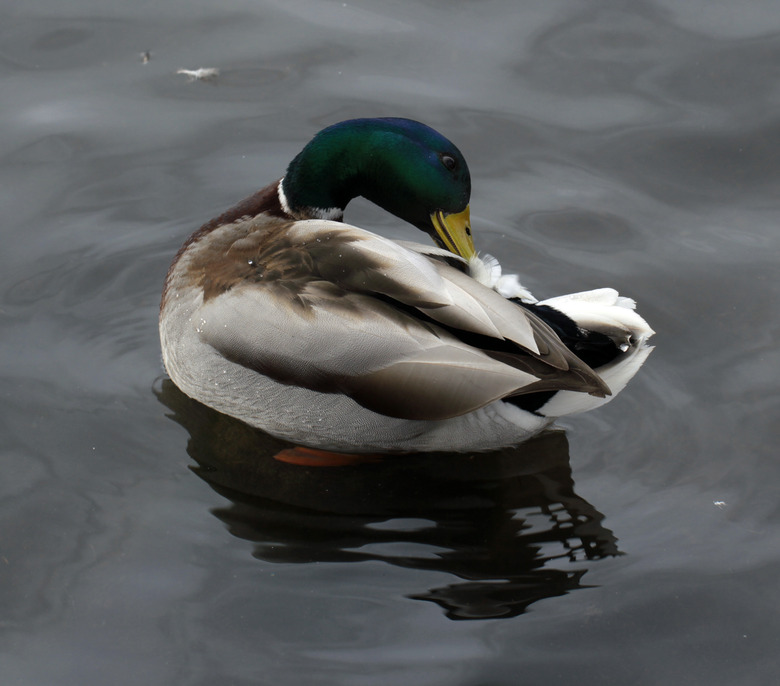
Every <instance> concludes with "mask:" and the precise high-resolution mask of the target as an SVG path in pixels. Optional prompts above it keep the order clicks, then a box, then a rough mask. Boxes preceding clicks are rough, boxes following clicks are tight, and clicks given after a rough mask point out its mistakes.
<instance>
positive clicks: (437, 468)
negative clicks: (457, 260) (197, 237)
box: [0, 0, 780, 686]
mask: <svg viewBox="0 0 780 686" xmlns="http://www.w3.org/2000/svg"><path fill="white" fill-rule="evenodd" d="M147 51H148V53H149V55H148V59H147V60H144V59H142V57H141V55H142V53H144V52H147ZM778 65H780V7H778V5H777V3H775V2H771V1H770V0H767V1H761V0H746V1H744V2H739V3H735V2H727V1H725V0H718V1H712V0H706V1H705V0H700V1H695V0H677V1H674V2H673V1H672V0H655V1H653V2H650V1H639V2H632V3H623V2H617V1H610V0H603V1H602V0H595V1H593V2H587V3H583V2H581V1H580V0H568V1H567V0H560V1H557V2H556V1H553V2H551V1H549V0H545V1H544V2H541V1H540V2H525V3H516V2H510V1H509V0H485V1H482V2H476V1H473V2H445V1H444V0H428V1H426V2H407V1H403V2H393V3H390V2H380V1H379V0H370V1H368V2H362V3H352V2H347V3H342V2H329V1H326V0H318V1H315V0H308V1H307V0H256V1H251V0H229V1H228V2H216V1H215V0H197V1H192V0H163V1H162V2H161V1H160V0H155V2H145V1H140V0H139V1H138V2H133V3H129V2H127V3H108V2H97V1H90V0H69V2H67V3H61V2H53V1H51V0H49V2H46V1H41V2H31V1H29V0H28V1H26V2H16V1H15V0H10V1H7V2H5V3H4V4H3V5H2V7H0V89H2V100H1V102H2V106H1V107H2V116H1V117H0V207H2V211H3V219H2V229H0V230H1V232H2V233H1V234H0V235H2V250H0V351H1V352H0V672H1V673H2V683H3V684H4V686H18V685H22V684H24V685H34V686H45V685H48V684H56V685H58V686H59V685H70V684H73V685H79V686H84V685H92V684H95V685H102V684H114V685H120V686H122V685H125V684H127V685H130V684H145V685H151V686H157V685H162V684H165V685H168V684H171V685H172V684H176V685H177V686H178V685H182V684H204V685H205V684H220V685H222V684H235V685H242V684H274V685H275V686H277V685H282V686H283V685H286V684H289V685H291V686H292V685H295V686H297V685H299V684H307V685H308V684H312V685H320V684H322V685H324V684H328V685H330V684H339V685H342V684H361V685H363V684H376V685H387V686H393V685H396V684H404V685H407V686H414V685H417V684H420V685H425V686H428V685H445V684H446V685H448V686H449V685H458V686H510V685H514V684H545V685H549V684H594V685H604V684H616V685H622V684H642V685H645V684H648V685H650V684H659V685H668V684H695V685H699V684H702V685H703V684H707V685H713V684H740V685H763V684H770V683H775V682H776V679H777V672H778V668H780V640H779V638H778V637H780V619H779V617H780V613H779V612H778V610H780V593H779V592H778V589H779V584H778V572H779V570H778V562H779V561H780V526H779V525H780V511H778V501H779V497H778V496H779V495H780V487H779V484H780V461H778V448H777V446H778V443H779V442H780V431H779V430H778V426H779V425H780V422H779V421H778V419H779V418H780V398H779V396H778V389H780V354H779V353H778V344H777V341H778V335H779V334H780V308H778V295H779V293H778V291H779V290H780V289H779V282H780V279H779V278H778V276H779V275H780V270H779V269H778V258H779V257H780V162H779V161H778V160H779V158H780V114H779V112H780V67H779V66H778ZM199 67H215V68H218V69H220V74H219V76H218V77H217V78H216V79H215V80H213V81H194V82H188V81H187V79H186V78H185V77H184V76H182V75H177V74H176V71H177V70H178V69H181V68H185V69H196V68H199ZM379 115H388V116H406V117H412V118H415V119H419V120H422V121H424V122H426V123H428V124H430V125H432V126H434V127H436V128H438V129H439V130H441V131H442V132H443V133H444V134H445V135H447V136H448V137H450V138H451V139H452V140H453V141H455V142H456V143H457V145H458V146H459V147H460V148H461V150H462V151H463V152H464V154H465V156H466V158H467V159H468V160H469V164H470V167H471V171H472V177H473V180H474V193H473V199H472V219H473V225H474V229H475V233H476V241H477V247H478V248H479V249H480V250H482V251H486V252H490V253H493V254H495V255H497V256H498V257H499V258H500V259H501V261H502V263H503V265H504V267H505V269H506V270H508V271H515V272H519V273H521V274H522V275H523V279H524V283H525V285H527V286H528V287H530V288H531V290H532V291H533V292H534V293H535V294H536V295H537V296H539V297H547V296H550V295H554V294H558V293H565V292H570V291H575V290H584V289H589V288H596V287H600V286H605V285H610V286H614V287H616V288H618V289H619V290H620V291H621V293H624V294H628V295H630V296H632V297H634V298H635V299H636V300H637V301H638V302H639V305H640V311H641V312H642V314H643V315H644V316H645V317H646V318H647V319H648V321H649V322H650V323H651V325H652V326H653V327H654V328H655V330H656V331H657V332H658V333H657V336H656V338H655V339H654V340H655V343H656V345H657V347H656V350H655V352H654V353H653V355H652V356H651V358H650V360H649V362H648V363H647V365H646V366H645V368H644V369H643V370H642V371H641V372H640V374H639V375H638V376H637V378H636V379H635V380H634V381H633V383H632V384H631V385H630V386H629V388H628V389H627V390H626V391H625V392H624V393H623V394H622V395H621V396H620V397H619V398H617V399H616V400H615V401H614V402H613V403H612V404H610V405H608V406H607V407H605V408H602V409H601V410H599V411H596V412H594V413H592V414H588V415H585V416H582V417H578V418H573V419H571V420H569V421H567V422H565V423H564V424H562V425H561V427H560V428H559V430H558V431H556V432H552V433H549V434H547V435H545V436H542V437H540V438H539V439H537V440H535V441H533V442H531V443H530V444H528V445H526V446H521V447H520V448H518V449H516V450H510V451H505V452H504V453H501V454H493V455H481V456H470V455H433V456H426V457H419V458H417V457H407V458H402V459H398V460H391V461H389V462H385V463H380V464H368V465H363V466H360V467H352V468H332V469H325V470H323V469H320V470H315V469H307V468H301V467H292V466H290V465H283V464H281V463H279V462H277V461H275V460H273V459H272V458H271V457H270V456H271V455H272V454H273V453H274V452H275V450H276V449H278V447H279V446H278V444H276V442H274V441H272V440H270V439H268V438H267V437H264V436H262V434H259V433H258V432H254V431H251V430H248V429H246V427H244V426H243V425H241V424H239V423H237V422H235V421H232V420H229V419H228V418H225V417H221V416H220V415H218V414H216V413H214V412H212V411H210V410H208V409H206V408H203V407H202V406H200V405H198V404H196V403H193V402H192V401H190V400H188V399H187V398H186V397H184V396H183V395H182V394H181V393H179V392H178V391H177V390H176V388H175V387H173V386H172V384H171V383H170V382H169V381H167V380H166V379H165V376H164V372H163V370H162V366H161V362H160V352H159V344H158V340H157V330H156V327H157V323H156V317H157V307H158V301H159V293H160V290H161V287H162V282H163V279H164V275H165V272H166V269H167V266H168V263H169V262H170V260H171V258H172V256H173V255H174V253H175V252H176V250H177V249H178V247H179V245H180V244H181V243H182V242H183V240H184V239H185V237H186V236H187V235H188V234H189V233H190V232H191V231H193V230H194V229H195V228H196V227H197V226H199V225H200V224H201V223H203V222H204V221H206V220H207V219H209V218H211V217H212V216H214V215H215V214H217V213H219V212H220V211H222V210H223V209H225V208H226V207H228V206H229V205H231V204H232V203H233V202H235V201H237V200H239V199H241V198H242V197H244V196H245V195H247V194H248V193H250V192H252V191H254V190H256V189H257V188H259V187H261V186H263V185H265V184H266V183H268V182H269V181H271V180H273V179H275V178H278V177H279V176H280V175H281V174H282V173H283V171H284V168H285V165H286V163H287V162H288V161H289V160H290V159H291V157H292V156H293V155H294V154H295V153H296V152H297V151H298V149H299V148H300V147H301V145H302V144H303V143H304V142H305V141H307V140H308V139H309V137H310V136H311V135H312V134H313V133H314V132H315V131H317V130H318V129H320V128H321V127H323V126H325V125H327V124H330V123H333V122H335V121H338V120H341V119H345V118H349V117H357V116H379ZM347 218H348V219H349V220H350V221H351V222H353V223H358V224H361V225H363V226H366V227H367V228H372V229H374V230H377V231H379V232H382V233H385V234H386V235H389V236H392V237H398V238H418V236H417V235H416V234H415V231H414V229H407V228H404V227H402V226H399V225H398V221H397V220H395V219H394V218H392V217H389V216H387V215H384V214H383V213H381V212H380V211H379V210H376V209H374V208H372V207H370V206H369V205H367V204H366V203H356V204H355V206H354V207H351V208H350V210H349V212H348V217H347Z"/></svg>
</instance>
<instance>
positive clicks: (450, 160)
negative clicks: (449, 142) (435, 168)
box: [441, 155, 458, 171]
mask: <svg viewBox="0 0 780 686" xmlns="http://www.w3.org/2000/svg"><path fill="white" fill-rule="evenodd" d="M441 163H442V164H443V165H444V166H445V167H446V168H447V169H449V170H450V171H453V170H454V169H455V167H457V166H458V163H457V162H456V161H455V158H454V157H451V156H450V155H442V156H441Z"/></svg>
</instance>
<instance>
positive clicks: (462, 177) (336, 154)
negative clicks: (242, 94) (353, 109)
mask: <svg viewBox="0 0 780 686" xmlns="http://www.w3.org/2000/svg"><path fill="white" fill-rule="evenodd" d="M282 190H283V192H284V196H285V199H286V201H287V204H288V205H289V208H290V210H291V211H292V213H293V214H294V215H296V216H301V217H321V218H325V217H340V216H341V213H342V212H343V210H344V208H345V207H346V206H347V204H348V203H349V201H350V200H352V198H355V197H357V196H359V195H360V196H363V197H365V198H367V199H368V200H370V201H371V202H373V203H375V204H376V205H379V206H380V207H382V208H383V209H385V210H387V211H388V212H391V213H392V214H394V215H395V216H397V217H400V218H401V219H403V220H404V221H407V222H409V223H410V224H413V225H414V226H416V227H417V228H419V229H422V230H423V231H425V232H426V233H428V234H430V235H431V236H432V237H433V239H434V240H435V241H436V243H438V244H439V245H440V246H441V247H443V248H446V249H448V250H450V251H452V252H454V253H456V254H458V255H460V256H462V257H465V258H466V259H469V258H470V257H472V256H473V255H474V254H475V251H474V243H473V241H472V238H471V225H470V221H469V198H470V196H471V177H470V175H469V169H468V165H467V164H466V160H465V159H464V158H463V155H462V154H461V152H460V150H458V149H457V148H456V147H455V146H454V145H453V144H452V143H451V142H450V141H449V140H447V139H446V138H445V137H444V136H442V135H441V134H440V133H438V132H437V131H434V130H433V129H432V128H430V127H429V126H426V125H425V124H421V123H420V122H417V121H413V120H411V119H394V118H382V119H350V120H348V121H343V122H340V123H338V124H334V125H333V126H329V127H328V128H326V129H323V130H322V131H320V132H319V133H318V134H317V135H316V136H315V137H314V138H313V139H312V140H311V142H310V143H309V144H308V145H307V146H306V147H305V148H304V149H303V150H302V151H301V152H300V153H299V154H298V155H297V156H296V157H295V159H294V160H293V161H292V162H291V163H290V166H289V167H288V168H287V173H286V174H285V176H284V179H283V181H282Z"/></svg>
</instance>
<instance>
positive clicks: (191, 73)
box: [176, 67, 219, 82]
mask: <svg viewBox="0 0 780 686" xmlns="http://www.w3.org/2000/svg"><path fill="white" fill-rule="evenodd" d="M176 73H177V74H183V75H184V76H186V77H187V81H188V82H192V81H210V80H211V79H215V78H217V76H219V69H215V68H214V67H201V68H200V69H179V70H178V71H177V72H176Z"/></svg>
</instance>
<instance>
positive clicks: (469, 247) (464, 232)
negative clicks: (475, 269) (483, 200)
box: [431, 205, 477, 260]
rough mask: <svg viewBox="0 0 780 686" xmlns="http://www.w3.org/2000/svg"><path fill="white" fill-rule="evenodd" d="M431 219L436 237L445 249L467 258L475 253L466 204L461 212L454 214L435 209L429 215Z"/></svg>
mask: <svg viewBox="0 0 780 686" xmlns="http://www.w3.org/2000/svg"><path fill="white" fill-rule="evenodd" d="M431 221H432V222H433V226H434V227H435V228H436V236H437V238H438V239H439V241H440V243H441V245H442V246H443V247H445V248H446V249H447V250H449V251H450V252H453V253H455V254H456V255H460V256H461V257H463V258H464V259H467V260H469V259H471V258H472V257H474V256H475V255H476V254H477V251H476V250H474V241H473V240H472V238H471V218H470V216H469V207H468V205H467V206H466V209H465V210H463V212H458V213H456V214H445V213H444V212H442V211H441V210H436V212H434V213H433V214H432V215H431Z"/></svg>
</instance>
